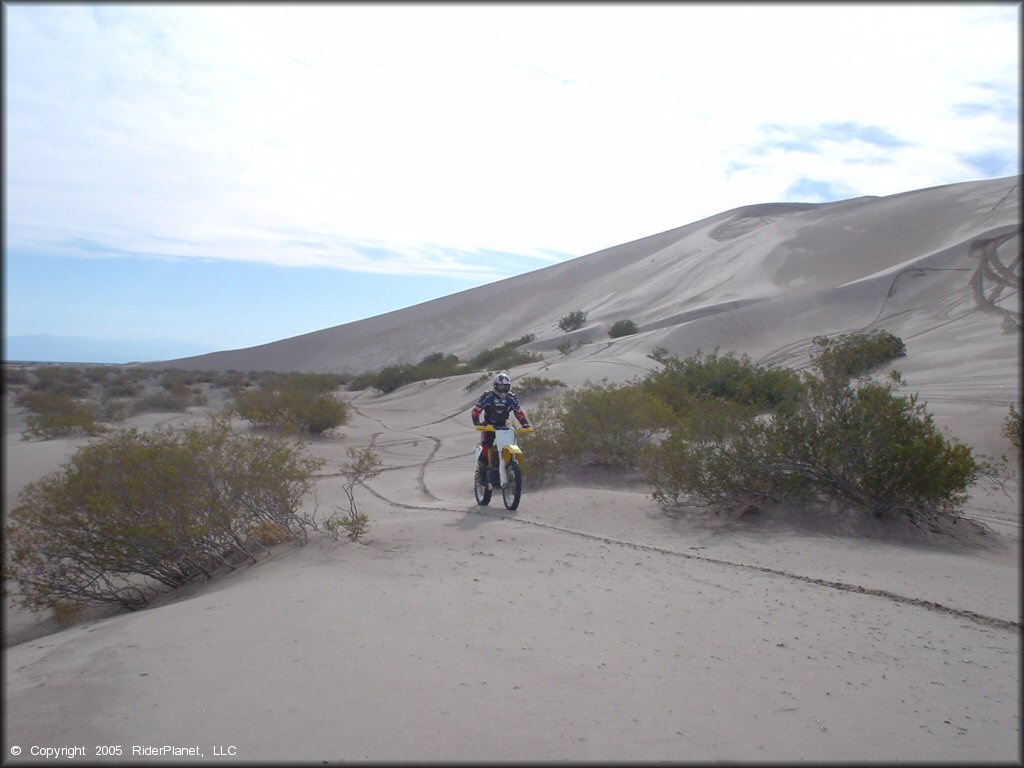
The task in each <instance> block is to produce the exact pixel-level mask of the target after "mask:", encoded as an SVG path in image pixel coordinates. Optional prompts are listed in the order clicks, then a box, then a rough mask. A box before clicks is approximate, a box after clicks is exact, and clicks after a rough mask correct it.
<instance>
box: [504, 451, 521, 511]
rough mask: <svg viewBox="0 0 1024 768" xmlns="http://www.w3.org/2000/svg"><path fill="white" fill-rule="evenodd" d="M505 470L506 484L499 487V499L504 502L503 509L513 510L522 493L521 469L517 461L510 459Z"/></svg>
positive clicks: (517, 504) (517, 505)
mask: <svg viewBox="0 0 1024 768" xmlns="http://www.w3.org/2000/svg"><path fill="white" fill-rule="evenodd" d="M505 471H506V475H507V476H508V485H506V486H505V487H504V488H502V489H501V500H502V501H503V502H505V509H508V510H513V509H516V508H518V507H519V497H520V496H522V494H523V471H522V470H521V469H520V468H519V462H517V461H510V462H509V463H508V464H507V465H506V466H505Z"/></svg>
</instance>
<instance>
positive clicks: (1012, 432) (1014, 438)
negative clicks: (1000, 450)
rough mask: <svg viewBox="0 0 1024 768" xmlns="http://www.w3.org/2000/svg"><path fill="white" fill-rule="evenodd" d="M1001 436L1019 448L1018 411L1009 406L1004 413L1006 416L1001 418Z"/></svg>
mask: <svg viewBox="0 0 1024 768" xmlns="http://www.w3.org/2000/svg"><path fill="white" fill-rule="evenodd" d="M1002 434H1003V437H1005V438H1006V439H1007V440H1009V441H1010V443H1011V444H1012V445H1014V446H1016V447H1017V448H1020V442H1021V421H1020V411H1018V410H1017V409H1016V408H1014V407H1013V405H1011V406H1010V412H1009V413H1008V414H1006V418H1005V419H1003V429H1002Z"/></svg>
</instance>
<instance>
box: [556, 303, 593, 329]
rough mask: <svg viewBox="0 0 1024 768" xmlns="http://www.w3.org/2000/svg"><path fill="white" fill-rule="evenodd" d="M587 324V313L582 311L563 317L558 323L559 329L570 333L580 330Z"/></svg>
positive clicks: (576, 310)
mask: <svg viewBox="0 0 1024 768" xmlns="http://www.w3.org/2000/svg"><path fill="white" fill-rule="evenodd" d="M585 322H587V313H586V312H584V311H583V310H582V309H574V310H573V311H572V312H570V313H569V314H567V315H563V316H562V318H561V319H560V320H559V321H558V327H559V328H561V329H562V330H563V331H565V332H566V333H568V332H569V331H575V330H579V329H580V328H582V327H583V324H584V323H585Z"/></svg>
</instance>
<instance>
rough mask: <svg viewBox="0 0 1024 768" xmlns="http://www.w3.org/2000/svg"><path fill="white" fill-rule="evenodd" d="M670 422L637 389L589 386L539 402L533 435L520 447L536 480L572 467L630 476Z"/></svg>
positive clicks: (662, 407)
mask: <svg viewBox="0 0 1024 768" xmlns="http://www.w3.org/2000/svg"><path fill="white" fill-rule="evenodd" d="M673 419H674V417H673V413H672V411H671V409H670V408H669V406H668V405H666V404H665V403H664V402H662V401H661V400H659V399H658V398H657V397H654V396H652V395H650V394H649V393H647V392H645V391H644V390H642V389H640V388H638V387H634V386H625V387H615V386H612V385H609V384H606V383H601V384H593V383H588V384H587V385H585V386H583V387H580V388H578V389H573V390H570V391H568V392H564V393H560V394H559V395H557V396H555V397H553V398H548V399H546V400H544V401H542V402H541V404H540V405H539V406H538V407H537V409H536V410H535V412H534V413H533V414H532V415H531V422H532V423H534V424H537V425H538V428H537V431H536V432H534V433H533V434H529V435H524V437H523V440H522V442H523V446H524V451H526V456H527V460H528V461H529V462H530V466H531V467H532V468H533V469H532V470H531V472H532V477H533V478H534V479H538V480H540V479H543V478H547V477H551V476H554V475H556V474H558V473H559V472H562V471H563V470H565V469H568V468H571V467H583V468H589V467H603V468H606V469H610V470H631V469H636V468H637V467H638V466H639V459H640V456H641V454H642V453H643V451H644V449H645V448H646V447H647V446H648V445H649V444H650V442H651V439H652V436H653V435H654V434H656V433H658V432H660V431H661V430H664V429H665V428H666V426H667V425H670V424H672V423H673ZM527 448H528V450H527Z"/></svg>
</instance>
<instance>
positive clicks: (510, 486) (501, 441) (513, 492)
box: [473, 424, 533, 510]
mask: <svg viewBox="0 0 1024 768" xmlns="http://www.w3.org/2000/svg"><path fill="white" fill-rule="evenodd" d="M476 428H477V431H479V432H494V433H495V434H494V444H493V445H492V446H491V455H490V459H491V461H490V467H491V469H492V470H494V469H495V459H496V458H497V459H498V461H497V470H496V471H497V473H498V483H497V486H498V487H499V488H501V500H502V501H503V502H504V503H505V509H508V510H514V509H516V508H517V507H518V506H519V498H520V496H522V493H523V469H522V467H521V466H520V464H521V462H522V460H523V449H522V448H520V447H519V446H518V445H517V444H516V435H517V434H522V433H528V432H533V427H494V426H491V425H490V424H478V425H477V427H476ZM481 451H483V446H482V445H478V446H477V447H476V473H475V475H474V478H473V495H474V496H476V503H477V504H479V505H481V506H486V505H487V504H490V503H491V492H492V490H493V488H492V486H491V484H490V483H488V481H487V480H488V478H487V475H486V472H487V470H485V469H484V468H483V466H482V465H481V464H480V453H481Z"/></svg>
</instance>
